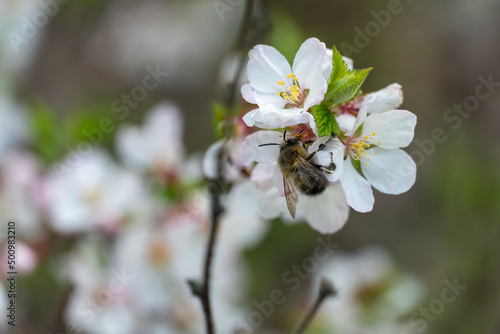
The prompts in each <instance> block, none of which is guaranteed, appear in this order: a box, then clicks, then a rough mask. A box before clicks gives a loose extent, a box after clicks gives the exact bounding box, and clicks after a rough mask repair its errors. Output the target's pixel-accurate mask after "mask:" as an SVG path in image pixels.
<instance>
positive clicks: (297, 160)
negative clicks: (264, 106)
mask: <svg viewBox="0 0 500 334" xmlns="http://www.w3.org/2000/svg"><path fill="white" fill-rule="evenodd" d="M283 140H284V142H283V143H282V144H278V143H269V144H262V145H259V146H267V145H279V146H280V153H279V156H278V166H279V167H280V169H281V173H282V174H283V187H284V190H285V198H286V204H287V207H288V211H289V212H290V215H291V216H292V218H295V212H296V208H297V203H298V201H299V197H298V195H297V192H296V190H295V189H298V190H299V191H300V192H301V193H302V194H304V195H307V196H316V195H319V194H321V193H322V192H323V191H325V189H326V187H327V186H328V179H327V178H326V176H325V174H324V172H326V173H330V174H331V173H333V172H334V170H335V167H336V166H335V164H334V163H333V161H332V162H331V164H330V166H328V167H324V166H321V165H318V164H317V163H316V160H315V155H316V153H317V152H318V151H321V150H322V149H324V148H325V144H321V145H320V146H319V147H318V150H317V151H314V152H312V153H309V152H308V150H307V147H308V144H310V142H306V143H303V142H302V141H300V139H297V138H292V139H288V140H287V139H286V131H285V132H284V133H283Z"/></svg>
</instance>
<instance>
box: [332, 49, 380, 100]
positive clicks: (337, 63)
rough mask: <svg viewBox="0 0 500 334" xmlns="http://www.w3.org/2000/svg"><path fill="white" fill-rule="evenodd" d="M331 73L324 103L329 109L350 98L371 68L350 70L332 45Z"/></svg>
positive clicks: (356, 91) (354, 94) (353, 95)
mask: <svg viewBox="0 0 500 334" xmlns="http://www.w3.org/2000/svg"><path fill="white" fill-rule="evenodd" d="M332 62H333V64H332V74H331V75H330V80H329V83H328V89H327V92H326V94H325V100H324V103H325V105H326V106H327V107H329V108H330V109H333V108H336V107H338V106H340V105H341V104H344V103H346V102H348V101H350V100H352V99H353V98H354V97H355V96H356V94H357V93H358V91H359V89H360V87H361V85H362V84H363V82H364V81H365V79H366V76H367V75H368V73H369V72H370V71H371V70H372V68H371V67H370V68H367V69H363V70H350V69H349V68H348V67H347V64H346V63H345V62H344V59H343V58H342V55H341V54H340V52H339V51H338V50H337V49H336V48H335V47H333V57H332Z"/></svg>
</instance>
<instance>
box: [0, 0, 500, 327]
mask: <svg viewBox="0 0 500 334" xmlns="http://www.w3.org/2000/svg"><path fill="white" fill-rule="evenodd" d="M49 2H50V1H41V2H40V3H49ZM40 3H38V2H35V1H28V0H1V3H0V17H1V19H0V29H1V42H2V43H1V46H0V48H1V49H0V56H1V58H0V71H1V72H0V90H1V96H2V104H1V105H2V107H1V108H2V109H3V110H0V115H2V116H1V117H2V118H3V120H2V121H0V122H1V123H2V124H0V128H1V129H3V130H2V131H1V132H3V133H4V135H2V134H0V139H1V141H2V143H0V144H1V145H2V147H6V149H5V150H3V151H2V155H1V160H2V161H0V165H2V174H3V175H2V182H1V183H0V192H2V196H1V199H0V201H3V203H2V204H1V205H0V208H1V210H2V213H1V214H0V216H1V217H2V223H1V224H2V226H3V227H2V231H1V232H2V233H3V234H2V235H3V236H5V233H6V228H5V226H6V224H7V221H8V220H9V219H11V220H14V221H16V222H17V226H18V229H20V228H21V227H20V226H22V225H23V222H25V221H28V220H37V219H35V218H33V215H35V216H36V215H38V214H39V213H34V214H31V212H32V211H33V207H32V204H30V203H31V202H29V201H28V202H23V201H21V203H18V202H16V203H18V204H16V205H18V206H19V207H18V208H17V211H13V210H12V209H13V207H12V206H13V205H12V202H9V198H10V195H12V193H15V192H16V189H19V188H16V187H13V188H12V187H11V188H9V180H12V179H15V178H16V176H19V178H21V176H20V175H21V174H22V173H23V169H22V166H21V165H18V164H22V161H19V160H13V159H16V155H15V154H14V156H13V155H12V154H9V153H8V152H12V150H13V149H12V148H9V150H10V151H9V150H8V149H7V147H10V146H11V144H10V142H11V141H14V140H15V141H16V143H19V142H20V143H21V145H19V144H16V145H17V146H16V148H15V150H19V151H22V152H24V153H26V152H29V155H30V157H31V158H34V159H36V160H37V162H36V165H37V170H38V172H37V173H38V174H40V175H41V174H44V173H50V171H51V170H52V168H53V166H54V165H53V163H54V162H56V161H61V160H62V159H64V157H65V156H66V155H67V154H68V147H69V148H72V147H73V148H74V147H76V145H77V144H78V143H79V142H81V141H82V140H85V139H86V137H85V136H84V131H85V130H87V131H91V130H92V129H96V128H98V127H99V122H100V121H101V120H102V118H104V117H106V118H109V119H111V121H112V123H113V124H114V125H116V128H119V127H120V126H121V125H122V124H134V123H135V124H142V123H143V122H144V120H145V119H146V117H147V115H148V113H149V112H150V110H151V109H152V108H154V107H155V106H156V105H158V103H160V102H162V101H167V100H168V101H171V102H173V103H175V104H177V105H178V106H179V110H181V111H182V117H183V119H184V121H183V123H180V124H179V125H178V126H179V127H182V128H183V134H182V141H183V143H184V145H185V150H186V156H188V155H191V154H198V156H199V155H200V154H202V152H204V151H205V150H206V149H207V148H208V147H209V146H210V144H211V143H213V142H214V141H215V140H216V139H217V138H216V131H215V125H214V122H213V116H212V109H213V104H214V102H215V101H224V98H225V95H224V94H226V92H225V89H226V88H227V87H226V86H224V83H227V82H228V77H231V73H232V71H231V66H233V65H234V64H233V63H234V61H232V58H233V57H235V54H236V51H237V48H238V47H240V46H241V45H238V41H239V32H240V30H241V27H242V23H243V21H244V16H245V8H246V2H245V1H232V2H231V1H226V0H220V1H201V0H190V1H174V0H144V1H131V0H116V1H101V0H91V1H78V0H72V1H67V3H66V4H60V5H58V6H56V7H58V10H57V13H55V14H54V15H53V17H51V18H50V20H48V21H47V23H46V24H41V26H40V28H37V29H36V31H35V32H34V33H33V36H32V37H30V38H28V39H25V40H22V41H20V42H19V44H16V45H17V46H16V47H14V45H13V43H14V44H15V43H17V42H13V40H12V33H13V32H18V33H19V31H20V29H22V27H23V22H25V21H23V20H25V19H26V18H28V19H30V20H31V18H32V17H33V15H34V13H36V12H37V11H40V8H41V7H40V6H41V5H40ZM51 3H54V2H51ZM221 3H222V5H221ZM391 3H393V1H386V0H380V1H379V0H376V1H328V2H327V1H307V2H306V1H297V0H291V1H286V2H277V1H269V2H258V8H259V9H258V11H257V12H256V13H254V14H255V17H254V20H256V21H255V22H256V25H257V26H258V28H257V29H256V30H257V32H256V33H255V35H254V36H252V38H251V39H250V42H248V43H253V44H255V43H265V44H269V45H272V46H274V47H276V48H277V49H278V50H280V51H281V52H282V53H283V54H284V55H285V56H286V57H287V58H288V59H290V60H292V59H293V56H294V54H295V52H296V50H297V49H298V47H299V46H300V44H301V43H302V42H303V41H304V40H305V39H306V38H308V37H312V36H314V37H317V38H319V39H320V40H321V41H323V42H325V43H326V44H327V46H329V47H331V46H333V45H336V46H337V48H339V50H340V51H341V52H342V53H343V54H344V55H347V56H349V57H350V58H352V59H353V60H354V65H355V67H356V68H364V67H373V68H374V70H373V71H372V72H371V73H370V75H369V76H368V78H367V80H366V82H365V84H364V86H363V90H364V91H367V92H370V91H376V90H378V89H381V88H383V87H385V86H387V85H389V84H391V83H393V82H398V83H400V84H401V85H402V86H403V90H404V104H403V106H402V108H403V109H407V110H410V111H412V112H413V113H415V114H416V115H417V117H418V124H417V127H416V134H415V140H414V142H413V143H412V145H411V146H410V147H409V148H408V149H407V152H408V153H411V154H412V156H413V157H414V160H415V161H416V162H417V165H418V171H417V182H416V184H415V185H414V187H413V188H412V189H411V190H410V191H409V192H407V193H405V194H403V195H400V196H389V195H384V194H381V193H376V195H375V196H376V204H375V207H374V210H373V211H372V212H370V213H367V214H359V213H357V212H354V211H352V210H351V214H350V218H349V221H348V223H347V224H346V226H345V227H344V228H343V229H342V230H341V231H340V232H338V233H336V234H335V235H334V236H333V237H332V239H333V240H334V241H335V242H336V243H338V244H339V245H340V246H339V247H340V249H341V250H342V251H345V252H355V251H356V250H358V249H361V248H363V247H365V246H367V245H379V246H380V247H383V248H384V249H385V250H386V251H387V252H388V253H390V254H391V256H392V257H393V259H394V265H395V266H396V267H397V268H398V270H401V271H402V272H406V273H409V274H411V275H412V276H414V277H417V278H418V280H419V281H420V282H421V285H422V286H423V287H425V288H423V289H422V292H421V293H420V295H421V299H420V300H419V301H418V302H417V303H416V304H415V305H414V311H415V312H418V308H419V307H421V306H423V307H428V306H429V303H430V302H431V301H432V300H434V299H436V298H438V299H439V298H440V294H441V291H442V289H443V288H444V287H445V285H444V283H443V281H444V280H449V281H453V280H454V279H455V278H457V279H458V282H460V284H464V285H466V286H467V289H466V290H464V291H463V293H462V294H461V295H460V296H459V297H458V298H457V299H456V300H455V301H454V302H453V303H450V304H446V308H445V310H444V311H443V312H442V313H440V314H439V315H437V316H436V317H435V319H433V320H432V321H429V322H428V323H429V327H428V328H426V329H425V331H422V332H425V333H457V334H459V333H464V334H465V333H467V334H469V333H485V334H497V333H500V320H499V319H500V317H499V315H500V287H499V282H500V168H499V167H500V140H499V137H498V130H499V125H500V116H499V115H500V114H499V109H498V107H499V106H500V90H499V88H500V87H499V86H498V85H497V86H492V88H491V89H492V91H491V94H490V96H489V97H488V98H485V99H481V100H477V101H478V105H477V106H475V107H471V109H473V110H472V111H471V112H470V113H467V114H466V115H465V116H461V115H460V114H459V113H456V112H448V110H449V109H450V108H451V109H453V108H454V106H455V105H463V104H464V103H471V101H474V98H471V96H472V97H473V96H475V94H476V89H477V87H478V86H480V85H481V79H480V77H482V78H485V79H486V80H488V78H489V77H490V78H492V80H493V81H494V82H499V81H500V66H499V59H500V44H499V43H498V40H499V38H500V21H499V20H498V15H499V14H500V1H495V0H479V1H466V0H455V1H452V0H441V1H429V0H413V1H410V0H402V1H401V2H400V5H399V7H398V8H400V9H401V10H400V11H399V12H398V13H397V14H392V15H391V16H390V22H388V23H387V24H385V26H381V25H378V26H379V28H380V29H379V31H378V32H376V33H371V34H372V36H368V38H367V39H366V40H367V41H366V43H364V44H366V45H364V44H363V43H361V44H360V42H359V40H360V37H359V31H362V32H364V31H365V29H366V26H367V24H370V22H376V20H375V16H374V14H373V13H374V12H375V13H380V11H381V10H387V9H388V6H390V4H391ZM248 43H247V45H244V51H248V47H251V45H248ZM342 43H347V44H349V45H351V46H353V47H355V48H356V49H357V50H355V52H352V53H351V54H349V52H347V51H346V50H347V49H345V48H344V49H343V47H342ZM362 44H363V45H362ZM344 45H345V44H344ZM16 50H17V52H16ZM147 66H149V67H150V68H156V67H157V66H159V67H160V68H161V70H162V71H166V72H168V76H166V77H165V78H164V80H163V81H162V82H161V83H160V85H159V86H158V87H157V88H155V89H152V90H148V91H147V96H146V98H145V99H144V100H143V101H140V102H138V103H137V106H135V107H133V108H130V113H129V114H128V116H127V117H126V119H124V120H122V119H121V118H120V117H119V116H120V114H119V113H116V112H113V110H112V105H113V102H114V101H115V100H116V99H120V98H121V96H122V94H129V93H130V92H131V90H132V89H133V88H134V87H136V86H137V85H141V84H142V80H143V78H144V75H145V74H146V67H147ZM482 89H483V90H482V92H486V91H487V90H485V89H484V88H482ZM240 103H241V104H240V108H241V109H240V110H242V111H243V110H248V108H249V106H246V105H244V104H243V102H242V101H240ZM13 105H15V107H14V106H13ZM245 108H246V109H245ZM13 114H15V115H18V116H19V117H21V118H23V120H22V121H20V122H17V120H13V119H14V118H16V117H17V116H13ZM447 115H448V116H451V115H454V117H455V118H454V120H453V121H450V120H449V119H448V120H447V118H446V117H447ZM16 124H22V125H21V126H19V127H17V125H16ZM436 129H442V130H436ZM172 131H174V130H172ZM435 131H438V132H439V131H441V132H442V133H444V135H441V136H440V137H441V138H445V139H442V140H439V142H436V140H434V139H433V133H434V132H435ZM116 137H117V136H116V132H111V133H109V134H104V135H103V138H102V143H101V144H100V145H99V146H100V147H102V150H104V151H105V152H108V153H107V154H109V155H110V156H111V157H112V159H114V160H117V161H119V159H120V158H119V154H118V152H117V149H116V147H117V143H116V141H117V139H116ZM164 144H165V145H169V143H168V142H165V143H164ZM93 149H95V148H93ZM99 149H101V148H99ZM6 152H7V153H6ZM4 153H5V154H4ZM17 158H19V157H17ZM31 158H30V159H31ZM21 160H22V159H21ZM13 162H16V163H15V164H14V163H13ZM7 172H9V173H10V174H7ZM26 182H28V183H30V182H31V181H26ZM202 184H203V181H202V180H201V181H200V182H199V183H197V185H198V186H201V185H202ZM25 186H26V185H25ZM2 188H3V189H2ZM27 188H28V189H29V190H27V191H28V192H30V193H33V192H36V191H37V190H36V189H31V188H29V185H27ZM167 188H168V187H167ZM23 189H24V188H23ZM23 191H24V190H23ZM123 191H126V190H125V189H124V190H123ZM173 191H175V189H174V190H173ZM9 194H10V195H9ZM16 196H17V195H16ZM132 197H133V196H132ZM13 212H16V213H13ZM28 213H29V214H28ZM267 225H268V230H267V231H266V232H265V234H263V236H262V237H261V238H260V240H259V241H258V242H254V243H253V244H252V245H251V247H246V248H245V250H244V251H243V256H242V257H241V259H240V260H241V261H244V262H246V263H247V266H248V270H247V272H246V274H245V276H246V277H247V279H248V295H247V297H246V298H247V301H248V303H249V304H250V303H251V301H252V300H263V299H265V298H268V296H269V292H270V291H272V290H273V289H275V288H280V287H282V288H283V289H285V288H284V287H283V282H282V280H281V275H282V273H283V272H285V271H286V270H287V269H289V268H290V267H291V266H292V265H293V264H296V263H300V262H301V261H302V259H303V258H306V257H307V256H309V255H311V253H312V251H313V250H314V247H315V246H316V245H317V241H316V238H317V237H318V235H319V234H318V233H317V232H315V231H314V230H312V229H311V228H310V227H309V226H308V225H307V224H297V225H292V226H289V225H287V224H284V223H283V222H281V221H280V220H276V221H272V222H268V223H267ZM37 233H41V232H37ZM111 234H112V233H110V232H109V231H102V230H98V231H94V232H93V236H94V237H96V235H97V237H96V238H98V239H99V240H100V241H99V242H100V243H104V244H112V242H113V240H112V239H113V237H112V236H110V235H111ZM23 238H24V237H23V235H22V233H21V235H20V236H19V238H18V243H19V242H22V241H23V242H26V245H27V246H28V247H30V249H31V250H30V252H32V253H33V254H31V253H30V254H31V255H30V256H32V257H34V258H35V259H32V260H31V261H32V262H33V263H31V262H30V264H29V265H28V267H29V268H28V269H29V270H27V272H26V273H25V274H23V275H19V276H18V285H17V289H18V296H17V300H18V309H17V321H18V323H17V326H16V327H15V328H10V326H4V327H0V328H2V331H3V330H5V331H7V330H8V331H9V333H49V332H50V331H52V332H54V333H56V332H57V331H56V329H57V328H60V324H59V325H58V321H60V320H61V319H64V316H61V314H64V311H61V310H60V309H59V308H60V307H61V306H65V305H66V304H65V300H66V299H67V298H70V296H71V291H72V290H71V288H70V287H71V284H70V283H69V282H70V280H67V279H64V278H61V276H63V277H64V275H62V274H61V273H63V272H65V268H66V267H67V264H66V263H65V262H63V261H62V260H61V259H62V258H64V256H66V255H67V254H68V253H70V252H72V251H73V250H74V248H75V247H76V246H75V244H78V242H79V241H78V240H79V239H85V238H88V237H82V235H81V234H76V235H74V234H73V235H72V234H70V235H67V234H64V233H57V232H54V231H52V232H44V233H41V234H39V235H32V234H28V236H27V237H25V238H24V239H23ZM4 240H5V239H2V242H4ZM103 240H104V241H103ZM201 250H202V249H201V248H200V251H201ZM103 252H104V255H103V257H106V248H104V250H103ZM18 256H20V255H19V252H18ZM30 259H31V258H30ZM74 261H77V259H75V260H74ZM185 261H189V258H186V260H185ZM28 262H29V261H28ZM2 265H3V264H2ZM4 284H5V281H4ZM314 284H315V283H314V280H313V279H308V280H305V283H304V284H303V285H301V288H300V289H298V290H297V291H295V292H293V293H290V294H289V295H287V297H288V298H287V300H286V302H285V303H284V304H283V305H280V306H279V307H277V308H276V311H275V312H274V313H273V314H272V315H271V316H270V317H268V318H266V319H265V322H264V324H263V326H262V327H261V328H263V329H268V330H272V329H273V330H276V331H282V332H290V331H291V329H292V328H293V327H294V325H295V324H296V322H297V308H298V309H300V308H301V307H303V309H304V310H305V309H306V305H308V303H310V298H311V296H310V294H311V289H310V287H311V286H314ZM402 298H404V297H402ZM2 312H3V311H2ZM180 312H181V313H182V312H183V311H182V310H181V311H180ZM411 314H412V311H410V312H409V313H408V315H411ZM334 316H335V315H332V317H334ZM2 319H3V320H2V325H4V324H3V322H6V321H5V316H2ZM188 319H190V318H189V317H188ZM188 321H190V320H188ZM58 326H59V327H58ZM111 327H113V326H112V325H111ZM415 328H417V327H414V329H415ZM317 330H318V333H319V332H320V329H317ZM60 332H62V330H60ZM111 332H112V331H111ZM139 332H144V333H146V332H147V333H149V332H153V331H152V330H146V329H144V331H141V330H139V331H137V333H139ZM83 333H85V331H83ZM96 333H99V331H96ZM103 333H108V332H105V331H104V330H103ZM172 333H176V332H175V331H173V332H172ZM179 333H183V332H179Z"/></svg>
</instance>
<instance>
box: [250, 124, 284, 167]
mask: <svg viewBox="0 0 500 334" xmlns="http://www.w3.org/2000/svg"><path fill="white" fill-rule="evenodd" d="M281 137H282V134H280V133H279V132H277V131H257V132H255V133H253V134H251V135H248V136H247V137H246V138H245V141H244V142H243V145H242V147H241V159H242V163H243V164H244V165H245V166H248V165H250V163H251V162H252V161H256V162H260V163H263V164H272V163H275V162H276V161H278V155H279V153H280V146H279V145H269V146H262V147H259V145H261V144H269V143H276V144H281V143H282V142H283V138H281Z"/></svg>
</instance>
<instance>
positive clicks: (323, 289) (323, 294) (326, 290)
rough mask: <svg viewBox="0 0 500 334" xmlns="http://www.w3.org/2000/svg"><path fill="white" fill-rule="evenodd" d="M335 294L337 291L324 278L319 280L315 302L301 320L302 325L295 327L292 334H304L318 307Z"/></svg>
mask: <svg viewBox="0 0 500 334" xmlns="http://www.w3.org/2000/svg"><path fill="white" fill-rule="evenodd" d="M336 294H337V291H336V290H335V288H334V287H333V285H332V283H331V282H330V281H328V280H327V279H325V278H322V279H321V286H320V288H319V295H318V298H317V299H316V301H315V302H314V304H313V306H312V307H311V309H310V310H309V312H307V315H306V316H305V318H304V320H302V323H301V324H300V325H299V327H297V329H296V330H295V331H294V332H293V333H294V334H302V333H304V331H305V329H306V328H307V326H309V323H310V322H311V320H312V319H313V318H314V316H315V315H316V312H317V311H318V309H319V307H320V306H321V304H322V303H323V301H324V300H325V299H326V298H327V297H330V296H335V295H336Z"/></svg>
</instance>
